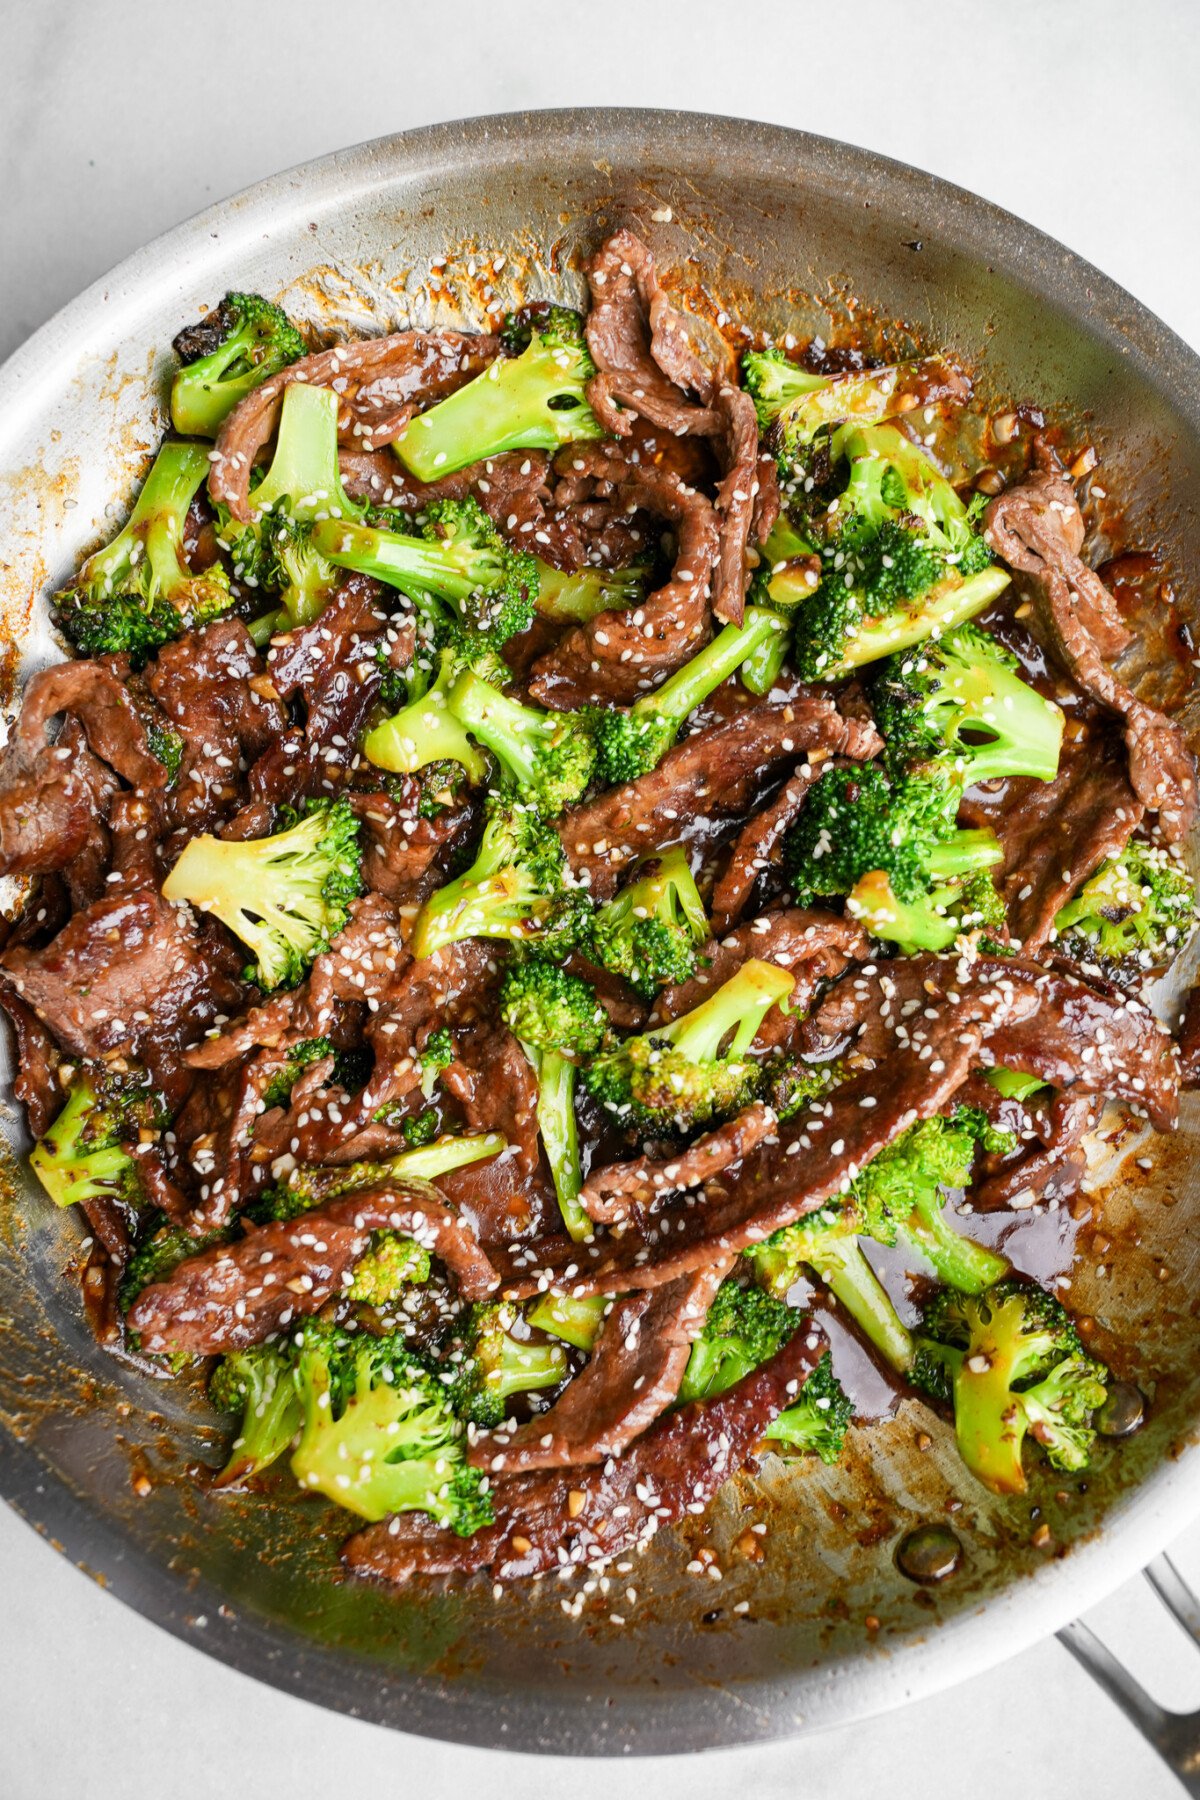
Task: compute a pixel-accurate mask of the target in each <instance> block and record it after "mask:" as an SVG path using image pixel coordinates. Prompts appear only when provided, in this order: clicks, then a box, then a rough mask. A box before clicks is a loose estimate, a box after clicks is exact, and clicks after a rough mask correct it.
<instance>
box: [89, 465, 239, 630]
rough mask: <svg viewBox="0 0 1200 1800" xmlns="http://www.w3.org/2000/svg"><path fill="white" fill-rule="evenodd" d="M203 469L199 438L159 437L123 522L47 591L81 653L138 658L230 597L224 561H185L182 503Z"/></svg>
mask: <svg viewBox="0 0 1200 1800" xmlns="http://www.w3.org/2000/svg"><path fill="white" fill-rule="evenodd" d="M207 474H208V455H207V452H206V451H204V450H202V449H201V448H200V446H199V445H197V444H178V443H166V444H164V445H163V447H162V449H161V450H160V451H159V453H158V455H157V456H156V457H155V459H154V464H153V467H152V468H151V470H150V473H149V474H148V475H147V477H146V479H145V482H144V483H143V484H142V491H141V493H140V494H139V495H138V497H137V501H136V503H135V505H134V508H133V511H132V512H131V513H130V515H129V521H128V523H127V524H126V525H125V527H124V529H123V530H122V531H120V532H119V533H118V534H117V536H116V537H115V538H114V539H113V540H112V542H111V544H108V545H106V546H105V548H104V549H103V550H98V551H97V552H96V553H95V555H94V556H89V557H88V559H87V561H86V562H85V563H84V565H83V567H82V568H81V569H80V571H79V574H78V576H77V577H76V579H75V581H74V583H73V585H72V586H71V587H70V588H68V589H67V590H66V591H65V592H63V593H61V594H58V595H56V596H55V602H54V604H55V612H56V617H57V619H58V623H59V625H60V626H61V628H62V630H63V632H64V634H65V635H66V636H67V637H68V638H69V639H70V640H71V642H72V644H74V646H75V648H76V649H77V650H78V651H79V653H80V655H81V656H106V655H116V654H119V653H121V652H125V653H127V654H128V655H129V656H131V657H132V658H133V660H134V663H135V664H136V665H138V666H140V665H141V664H142V663H144V662H145V660H146V658H147V657H148V656H149V655H150V654H151V652H152V651H154V650H157V649H158V647H159V646H160V645H161V644H165V643H168V642H169V641H170V640H171V639H172V638H176V637H178V636H179V635H180V633H181V632H183V631H187V630H191V629H192V628H193V627H196V626H199V625H204V624H206V623H207V622H208V620H210V619H213V618H216V617H217V615H218V614H219V613H223V612H225V611H227V609H228V608H229V607H230V606H231V605H232V604H233V593H232V590H231V589H230V586H229V577H228V576H227V575H226V573H225V571H224V569H222V568H220V567H219V566H217V565H214V566H213V567H212V568H210V569H206V570H205V571H204V573H203V574H202V575H194V574H193V573H192V571H191V569H190V568H189V567H188V561H187V551H186V549H185V547H184V545H185V540H186V527H187V516H188V509H189V507H190V506H191V504H192V501H193V499H194V498H195V495H196V492H197V490H198V489H199V487H200V485H201V483H202V482H203V481H204V479H205V477H206V476H207Z"/></svg>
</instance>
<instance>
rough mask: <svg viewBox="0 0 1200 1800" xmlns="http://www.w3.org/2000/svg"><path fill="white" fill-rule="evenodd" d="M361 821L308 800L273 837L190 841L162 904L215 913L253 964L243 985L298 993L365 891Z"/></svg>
mask: <svg viewBox="0 0 1200 1800" xmlns="http://www.w3.org/2000/svg"><path fill="white" fill-rule="evenodd" d="M361 861H362V852H361V849H360V847H359V842H358V819H357V818H356V817H355V814H354V812H353V810H352V808H351V806H350V803H349V801H347V800H336V801H333V802H330V801H328V800H306V801H305V802H304V812H303V814H302V816H301V817H299V818H298V819H297V820H296V822H295V824H293V825H290V826H289V827H288V828H287V829H286V830H285V831H279V832H276V833H275V834H274V836H272V837H265V838H247V839H244V840H236V839H230V838H216V837H210V836H208V835H207V834H205V835H204V836H201V837H195V838H193V839H192V840H191V842H190V843H189V844H188V845H187V847H186V849H185V850H184V852H183V855H182V856H181V857H180V858H179V861H178V862H177V863H176V864H175V867H174V868H173V869H172V870H171V873H170V875H168V877H167V879H166V881H165V882H164V883H163V890H162V891H163V895H164V898H166V899H167V900H188V901H190V902H191V904H192V905H193V906H195V907H197V908H198V909H199V910H200V911H201V912H208V913H214V914H215V915H216V917H217V918H218V919H220V920H221V923H222V924H223V925H227V926H228V927H229V929H230V931H232V932H233V933H234V935H235V936H237V937H239V938H240V939H241V940H242V942H243V943H244V944H245V945H246V947H247V948H248V949H249V950H251V951H252V952H253V953H254V958H255V960H254V962H253V963H251V964H250V966H249V967H248V969H247V970H246V979H247V980H248V981H254V982H257V984H258V986H259V987H261V988H264V989H269V988H277V987H295V985H296V983H297V982H298V981H300V980H302V979H303V977H304V975H305V974H306V973H307V971H308V969H309V966H310V965H311V963H312V961H313V958H314V957H316V956H319V955H320V954H321V953H322V952H323V951H325V950H328V948H329V945H330V941H331V940H332V939H333V938H335V937H336V936H337V934H338V932H339V931H341V929H342V927H343V926H344V925H345V923H346V920H347V918H348V916H349V910H350V902H351V901H352V900H353V899H354V898H355V896H356V895H357V894H359V893H361V891H362V882H361V876H360V864H361Z"/></svg>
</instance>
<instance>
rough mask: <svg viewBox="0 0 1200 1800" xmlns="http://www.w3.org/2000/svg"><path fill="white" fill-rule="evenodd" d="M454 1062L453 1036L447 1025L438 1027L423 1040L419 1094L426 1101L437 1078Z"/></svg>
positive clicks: (435, 1084)
mask: <svg viewBox="0 0 1200 1800" xmlns="http://www.w3.org/2000/svg"><path fill="white" fill-rule="evenodd" d="M453 1061H454V1036H453V1033H452V1032H451V1030H450V1028H449V1026H448V1025H439V1026H438V1028H437V1030H436V1031H431V1032H430V1033H429V1036H428V1037H427V1038H426V1039H425V1045H424V1048H423V1049H422V1051H421V1092H422V1093H423V1094H424V1096H425V1098H426V1099H427V1100H428V1099H430V1098H431V1097H432V1094H433V1090H434V1088H435V1087H436V1086H437V1083H438V1077H439V1076H440V1075H441V1074H442V1073H443V1071H444V1070H446V1069H448V1068H449V1067H450V1064H451V1063H452V1062H453Z"/></svg>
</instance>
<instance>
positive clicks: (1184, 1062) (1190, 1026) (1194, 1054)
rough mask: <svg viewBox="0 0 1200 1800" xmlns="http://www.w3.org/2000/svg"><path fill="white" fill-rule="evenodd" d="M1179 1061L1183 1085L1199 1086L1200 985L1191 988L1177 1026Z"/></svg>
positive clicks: (1189, 1088)
mask: <svg viewBox="0 0 1200 1800" xmlns="http://www.w3.org/2000/svg"><path fill="white" fill-rule="evenodd" d="M1179 1063H1180V1068H1181V1070H1182V1080H1183V1086H1184V1087H1185V1088H1186V1089H1188V1090H1189V1091H1191V1090H1192V1089H1194V1088H1198V1087H1200V987H1194V988H1192V990H1191V992H1190V993H1189V994H1188V997H1187V1005H1186V1006H1185V1007H1184V1009H1183V1019H1182V1021H1181V1023H1180V1026H1179Z"/></svg>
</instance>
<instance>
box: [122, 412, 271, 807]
mask: <svg viewBox="0 0 1200 1800" xmlns="http://www.w3.org/2000/svg"><path fill="white" fill-rule="evenodd" d="M250 397H251V398H252V399H253V395H251V396H250ZM146 683H147V686H148V687H149V688H150V690H151V692H152V693H153V695H154V697H155V699H156V700H157V701H158V703H159V705H160V706H161V707H162V709H163V712H164V713H165V714H166V716H167V721H168V723H169V724H170V726H171V728H172V729H173V730H174V731H176V732H178V734H179V736H180V737H181V738H182V739H183V759H182V762H181V763H180V768H179V775H178V778H177V780H176V782H175V785H174V787H173V788H172V789H171V792H170V793H169V794H168V795H167V797H166V812H167V820H168V823H169V824H171V825H177V826H181V827H184V828H186V830H187V831H188V832H189V833H191V832H196V831H205V830H207V829H209V828H210V827H211V826H212V825H213V824H215V823H216V822H217V821H218V820H220V819H224V818H228V816H229V815H230V814H231V813H232V812H234V811H236V809H237V806H238V802H239V800H240V798H241V795H242V793H243V791H244V784H243V771H244V769H245V768H246V767H247V765H248V764H249V763H251V762H253V761H255V760H256V759H257V758H258V757H260V756H262V755H263V754H264V753H265V752H266V751H268V750H269V749H270V748H271V745H272V744H273V743H274V742H275V740H276V739H277V738H278V737H279V736H280V734H281V733H282V732H283V730H284V729H285V727H286V725H287V714H286V712H285V711H284V708H283V706H282V705H281V703H280V701H279V699H278V698H277V697H276V696H275V694H274V691H273V688H272V685H271V683H270V681H269V680H268V679H267V677H266V672H265V670H264V667H263V662H262V658H261V657H260V656H259V654H258V651H257V650H256V649H255V647H254V640H253V639H252V638H251V636H250V633H249V632H248V631H247V630H246V627H245V626H244V625H243V624H242V623H241V622H240V621H239V620H237V619H216V620H214V621H213V623H212V624H211V625H206V626H205V627H204V629H203V630H202V631H189V632H187V633H186V634H185V635H184V636H183V637H181V638H176V640H175V642H174V643H172V644H164V645H163V647H162V649H161V650H160V651H159V653H158V657H157V659H156V660H155V662H154V664H153V666H152V667H151V668H149V669H148V670H147V671H146Z"/></svg>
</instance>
